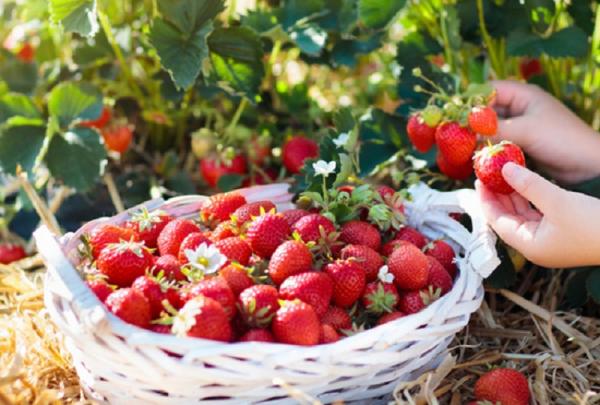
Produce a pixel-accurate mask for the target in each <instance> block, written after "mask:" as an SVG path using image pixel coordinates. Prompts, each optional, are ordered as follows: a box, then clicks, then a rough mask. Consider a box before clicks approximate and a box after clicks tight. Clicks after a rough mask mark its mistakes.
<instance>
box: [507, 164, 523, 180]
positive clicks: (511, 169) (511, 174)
mask: <svg viewBox="0 0 600 405" xmlns="http://www.w3.org/2000/svg"><path fill="white" fill-rule="evenodd" d="M523 173H524V171H523V167H521V166H519V165H517V164H515V163H513V162H508V163H506V164H505V165H504V166H503V167H502V176H504V178H505V179H506V180H516V179H518V178H519V177H520V176H521V175H522V174H523Z"/></svg>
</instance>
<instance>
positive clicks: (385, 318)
mask: <svg viewBox="0 0 600 405" xmlns="http://www.w3.org/2000/svg"><path fill="white" fill-rule="evenodd" d="M404 316H406V315H405V314H404V313H402V312H399V311H395V312H390V313H387V314H383V315H382V316H381V318H379V319H378V320H377V326H379V325H383V324H384V323H388V322H392V321H395V320H396V319H400V318H402V317H404Z"/></svg>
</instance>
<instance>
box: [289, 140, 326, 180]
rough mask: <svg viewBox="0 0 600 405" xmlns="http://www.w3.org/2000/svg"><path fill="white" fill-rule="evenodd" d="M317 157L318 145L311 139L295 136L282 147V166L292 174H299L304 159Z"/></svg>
mask: <svg viewBox="0 0 600 405" xmlns="http://www.w3.org/2000/svg"><path fill="white" fill-rule="evenodd" d="M318 156H319V145H317V143H316V142H315V141H313V140H312V139H308V138H305V137H303V136H295V137H293V138H292V139H290V140H289V141H287V142H286V143H285V144H284V145H283V150H282V159H283V165H284V166H285V168H286V169H287V170H288V171H289V172H290V173H292V174H298V173H300V170H301V169H302V167H303V166H304V161H305V160H306V159H312V158H316V157H318Z"/></svg>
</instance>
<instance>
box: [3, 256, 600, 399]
mask: <svg viewBox="0 0 600 405" xmlns="http://www.w3.org/2000/svg"><path fill="white" fill-rule="evenodd" d="M41 265H42V263H41V261H40V260H39V259H38V258H35V257H34V258H32V259H26V260H24V261H21V262H20V263H18V264H17V265H13V266H5V265H1V264H0V404H2V405H3V404H30V403H31V404H54V403H89V401H87V400H86V398H85V395H84V394H83V393H82V392H81V389H80V387H79V384H78V380H77V375H76V374H75V372H74V370H73V368H72V366H71V364H70V359H69V354H68V352H67V351H66V350H65V348H64V345H63V341H62V337H61V335H60V334H59V333H57V331H56V329H55V328H54V326H53V325H52V323H51V322H50V320H49V318H48V316H47V314H46V313H45V310H44V307H43V297H42V277H41V276H42V274H43V269H42V268H41V267H40V266H41ZM540 271H542V270H538V269H537V268H535V267H534V268H531V269H529V270H528V271H526V272H525V274H523V275H522V276H521V277H522V280H520V284H519V285H520V288H519V290H518V291H516V292H511V291H507V290H499V291H491V290H490V291H488V292H487V295H486V299H485V301H484V303H483V305H482V307H481V308H480V309H479V311H478V312H477V313H476V314H475V315H474V316H473V317H472V319H471V322H470V324H469V326H468V328H466V329H465V330H464V331H463V332H462V333H460V334H459V335H458V336H457V337H456V338H455V340H454V342H453V345H452V350H451V354H450V355H449V356H448V357H447V358H446V359H444V361H443V363H442V364H441V365H440V367H439V368H438V369H437V370H434V371H433V372H431V373H428V374H425V375H423V376H422V377H421V378H419V379H418V380H417V381H412V382H409V383H405V384H402V385H400V386H398V387H397V388H396V390H395V392H394V397H395V398H396V402H397V403H399V404H427V403H430V404H451V405H462V404H466V403H467V402H468V400H470V399H472V396H471V391H472V388H473V385H474V383H475V381H476V379H477V377H478V376H479V375H481V374H482V373H484V372H485V371H486V370H487V369H489V367H490V366H494V365H504V366H510V367H515V368H517V369H519V370H521V371H523V372H524V373H525V374H526V375H527V376H528V378H529V381H530V386H531V388H532V396H533V398H534V402H535V403H536V404H580V405H583V404H597V403H600V319H598V318H592V317H586V316H580V315H578V314H577V313H576V312H560V311H557V310H556V308H557V306H558V303H560V302H561V300H562V295H563V294H564V291H563V290H564V285H565V283H564V279H565V275H566V273H565V272H553V273H547V274H546V275H544V276H543V277H537V276H536V273H538V272H540ZM522 296H525V297H527V298H522ZM595 313H596V314H597V311H596V312H595ZM277 383H278V384H281V385H282V386H284V387H285V386H286V384H285V381H278V382H277ZM288 388H289V392H290V395H291V396H293V397H294V398H296V399H297V400H298V401H299V402H302V403H311V402H312V400H311V398H309V397H307V396H306V395H304V394H303V393H301V392H296V391H294V390H293V389H292V388H291V387H288Z"/></svg>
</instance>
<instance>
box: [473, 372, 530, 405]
mask: <svg viewBox="0 0 600 405" xmlns="http://www.w3.org/2000/svg"><path fill="white" fill-rule="evenodd" d="M474 394H475V398H477V400H478V401H489V402H491V403H494V404H496V403H501V404H502V405H527V404H529V395H530V394H529V383H528V382H527V378H525V376H524V375H523V374H522V373H520V372H518V371H517V370H513V369H510V368H496V369H493V370H492V371H488V372H487V373H485V374H484V375H482V376H481V377H480V378H479V380H477V382H476V383H475V391H474Z"/></svg>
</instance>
